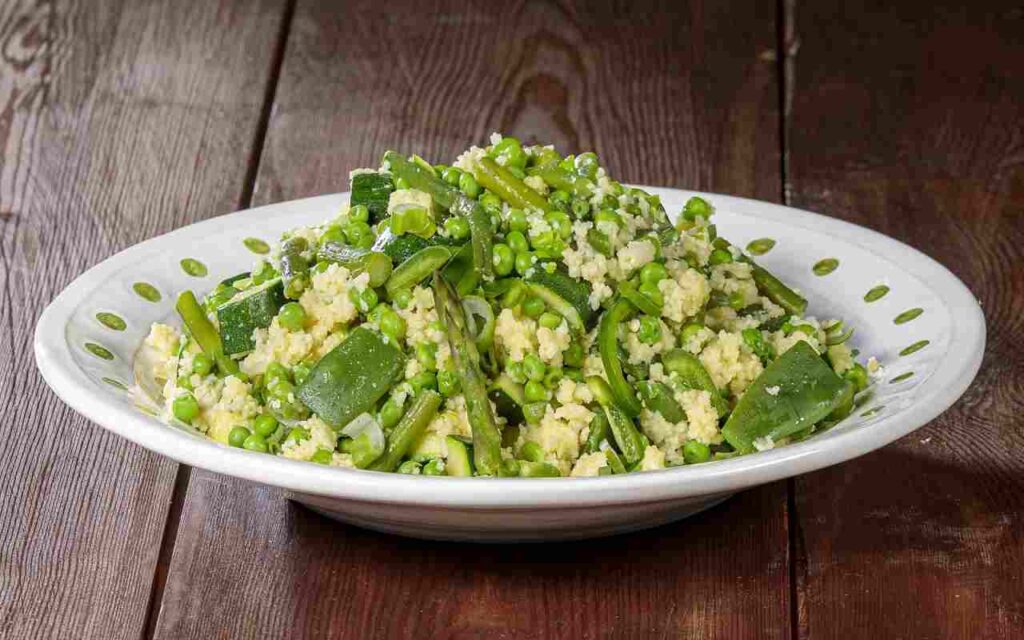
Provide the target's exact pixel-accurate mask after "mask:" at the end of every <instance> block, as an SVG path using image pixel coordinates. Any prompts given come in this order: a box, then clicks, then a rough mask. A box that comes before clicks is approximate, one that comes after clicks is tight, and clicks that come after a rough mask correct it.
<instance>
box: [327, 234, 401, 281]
mask: <svg viewBox="0 0 1024 640" xmlns="http://www.w3.org/2000/svg"><path fill="white" fill-rule="evenodd" d="M316 257H317V260H326V261H327V262H333V263H335V264H338V265H341V266H343V267H345V268H346V269H348V270H349V271H350V272H351V273H352V274H359V273H366V274H367V275H369V276H370V286H371V287H374V288H376V287H379V286H381V285H383V284H384V283H385V282H387V280H388V278H389V277H391V271H392V267H393V265H392V263H391V258H390V257H388V255H387V254H385V253H381V252H379V251H369V250H367V249H359V248H356V247H349V246H346V245H343V244H341V243H340V242H327V243H325V244H324V245H323V246H321V247H320V249H319V250H317V253H316Z"/></svg>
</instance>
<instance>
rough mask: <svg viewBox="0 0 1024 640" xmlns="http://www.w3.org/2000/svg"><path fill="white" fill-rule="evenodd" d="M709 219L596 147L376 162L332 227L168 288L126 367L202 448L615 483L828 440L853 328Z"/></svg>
mask: <svg viewBox="0 0 1024 640" xmlns="http://www.w3.org/2000/svg"><path fill="white" fill-rule="evenodd" d="M713 219H714V207H713V206H712V204H711V203H710V202H708V201H706V200H705V199H703V198H700V197H693V198H691V199H690V200H689V201H688V202H687V203H686V205H685V207H684V208H683V210H682V211H681V212H680V213H679V216H678V219H677V222H676V223H675V224H673V223H672V222H671V220H670V218H669V216H668V215H667V214H666V211H665V208H664V207H663V206H662V203H661V201H660V199H659V198H658V196H656V195H652V194H650V193H647V192H645V191H643V190H642V189H637V188H631V187H627V186H624V185H622V184H620V183H619V182H616V181H615V180H613V179H611V178H610V177H609V176H608V175H607V173H606V171H605V169H604V168H603V167H601V166H600V163H599V161H598V158H597V156H596V155H595V154H594V153H589V152H588V153H581V154H579V155H577V156H572V155H570V156H566V157H563V156H561V155H559V154H558V153H557V152H556V151H555V150H554V149H553V148H552V147H551V146H537V145H534V146H523V145H522V144H521V143H520V141H519V140H517V139H515V138H511V137H502V136H500V135H497V134H495V135H493V136H492V137H491V140H490V144H489V145H488V146H486V147H483V148H480V147H472V148H470V149H469V150H468V151H466V152H465V153H463V154H462V155H461V156H459V158H458V159H457V160H455V162H454V163H452V164H451V165H440V164H431V163H429V162H427V161H425V160H424V159H422V158H420V157H419V156H416V155H413V156H404V155H400V154H398V153H395V152H393V151H388V152H387V153H385V154H384V158H383V162H382V164H381V166H380V167H379V168H377V169H359V170H356V171H353V172H352V174H351V198H350V203H349V204H348V205H346V206H344V207H343V208H342V210H341V211H340V212H337V215H336V216H335V217H333V218H331V219H329V220H327V221H326V222H324V223H323V224H321V225H319V226H315V227H302V228H297V229H293V230H291V231H289V232H287V233H285V234H284V236H283V237H282V238H281V242H280V244H279V245H278V246H277V247H275V249H274V250H273V252H272V253H271V254H270V255H269V258H267V259H263V260H260V261H259V262H258V263H257V264H255V265H254V266H253V267H252V269H251V270H250V271H248V272H246V273H241V274H239V275H237V276H235V277H232V278H228V279H227V280H224V281H223V282H221V283H220V284H219V285H218V286H217V287H216V288H215V289H214V290H213V291H211V292H209V293H208V294H207V295H206V296H205V297H204V298H202V299H198V298H197V297H196V295H195V294H194V293H193V292H191V291H185V292H183V293H182V294H181V295H180V296H179V297H178V300H177V307H176V308H177V310H178V313H179V315H180V316H181V318H182V321H183V327H182V328H181V329H180V330H179V329H176V328H173V327H171V326H168V325H164V324H154V325H153V327H152V329H151V331H150V333H149V336H148V337H147V338H146V341H145V343H144V345H143V352H144V354H145V355H146V359H145V362H147V363H151V364H150V365H148V366H151V367H152V370H151V371H150V373H151V374H152V376H153V377H154V378H155V379H157V380H158V381H159V383H160V384H162V385H163V386H162V395H163V400H164V406H163V410H164V411H165V414H166V417H167V418H168V419H169V420H173V421H175V422H177V423H184V424H186V425H190V427H191V428H194V429H195V430H197V431H199V432H201V433H204V434H206V435H207V436H208V437H210V438H212V439H214V440H217V441H218V442H221V443H224V444H226V445H230V446H232V447H241V448H244V449H248V450H250V451H254V452H260V453H267V454H271V455H278V456H284V457H286V458H292V459H295V460H308V461H311V462H315V463H319V464H324V465H333V466H340V467H355V468H359V469H371V470H377V471H392V472H395V471H397V472H399V473H406V474H423V475H450V476H524V477H530V476H534V477H538V476H539V477H557V476H598V475H609V474H624V473H631V472H635V471H650V470H654V469H662V468H665V467H672V466H679V465H689V464H700V463H706V462H709V461H712V460H719V459H723V458H729V457H732V456H737V455H743V454H748V453H751V452H755V451H761V450H765V449H771V448H773V447H776V446H779V445H783V444H786V443H790V442H794V441H797V440H801V439H804V438H807V437H808V436H810V435H811V434H813V433H816V432H819V431H822V430H824V429H827V428H828V427H829V426H831V425H833V424H835V423H836V422H838V421H839V420H842V419H843V418H844V417H846V416H847V415H848V414H849V413H850V412H851V410H852V408H853V406H854V397H855V395H856V394H857V393H858V392H861V391H863V390H864V389H865V388H866V387H867V386H868V384H869V375H868V370H867V368H866V367H865V366H864V365H863V364H861V363H859V362H857V361H856V359H855V357H856V355H857V354H856V353H855V352H853V351H851V350H850V348H849V347H848V346H847V344H846V342H847V340H848V339H849V337H850V335H851V333H852V330H850V329H846V328H845V326H844V323H843V322H842V321H838V320H836V321H830V322H818V321H817V320H815V319H814V318H812V317H809V316H806V315H805V313H806V307H807V302H806V300H805V299H804V298H803V297H802V296H801V295H800V294H799V293H798V292H797V291H795V290H793V289H792V288H790V287H788V286H787V285H786V284H784V283H783V282H781V281H780V280H778V279H777V278H775V277H774V276H773V275H772V274H771V273H769V272H768V271H766V270H765V269H763V268H762V267H760V266H759V265H758V264H757V263H756V262H754V260H752V259H751V258H750V257H749V256H747V255H746V254H744V252H743V251H741V250H740V249H738V248H737V247H736V246H734V245H732V244H730V243H729V241H728V240H726V239H725V238H722V237H719V236H718V235H717V232H716V228H715V225H714V224H713ZM869 364H870V365H871V366H874V361H873V360H872V361H871V362H870V363H869Z"/></svg>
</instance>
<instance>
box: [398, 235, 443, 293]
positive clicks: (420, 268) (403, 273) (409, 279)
mask: <svg viewBox="0 0 1024 640" xmlns="http://www.w3.org/2000/svg"><path fill="white" fill-rule="evenodd" d="M451 257H452V252H451V251H450V250H449V249H448V248H447V247H442V246H440V245H434V246H432V247H426V248H424V249H420V250H419V251H417V252H416V253H414V254H413V255H412V257H411V258H409V259H408V260H406V261H405V262H403V263H402V264H400V265H398V267H397V268H396V269H395V270H394V271H393V272H391V277H390V278H388V281H387V283H386V284H385V285H384V288H385V289H387V292H388V295H390V296H393V295H394V294H395V293H397V292H398V291H401V290H402V289H406V288H409V287H413V286H415V285H416V283H418V282H420V281H421V280H423V279H424V278H426V277H427V276H429V275H430V274H431V272H433V271H436V270H437V269H440V268H441V267H442V266H444V264H445V263H446V262H448V260H449V259H451Z"/></svg>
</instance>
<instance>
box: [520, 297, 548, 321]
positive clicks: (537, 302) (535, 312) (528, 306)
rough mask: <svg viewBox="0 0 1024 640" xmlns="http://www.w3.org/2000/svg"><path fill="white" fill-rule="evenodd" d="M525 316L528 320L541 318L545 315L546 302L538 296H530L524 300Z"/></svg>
mask: <svg viewBox="0 0 1024 640" xmlns="http://www.w3.org/2000/svg"><path fill="white" fill-rule="evenodd" d="M522 307H523V314H524V315H525V316H526V317H528V318H539V317H540V314H542V313H544V301H543V300H541V299H540V298H538V297H537V296H530V297H528V298H527V299H526V300H523V305H522Z"/></svg>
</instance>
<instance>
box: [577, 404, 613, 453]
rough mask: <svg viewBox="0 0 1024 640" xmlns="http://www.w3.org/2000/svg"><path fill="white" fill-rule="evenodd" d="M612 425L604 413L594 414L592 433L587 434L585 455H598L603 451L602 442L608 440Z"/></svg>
mask: <svg viewBox="0 0 1024 640" xmlns="http://www.w3.org/2000/svg"><path fill="white" fill-rule="evenodd" d="M609 428H610V425H609V424H608V418H607V417H606V416H605V415H604V412H603V411H599V412H597V413H595V414H594V417H593V418H592V419H591V420H590V431H589V432H588V433H587V443H586V445H584V447H583V451H584V453H596V452H597V451H599V450H600V449H601V441H603V440H607V439H608V436H609V433H608V430H609Z"/></svg>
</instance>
